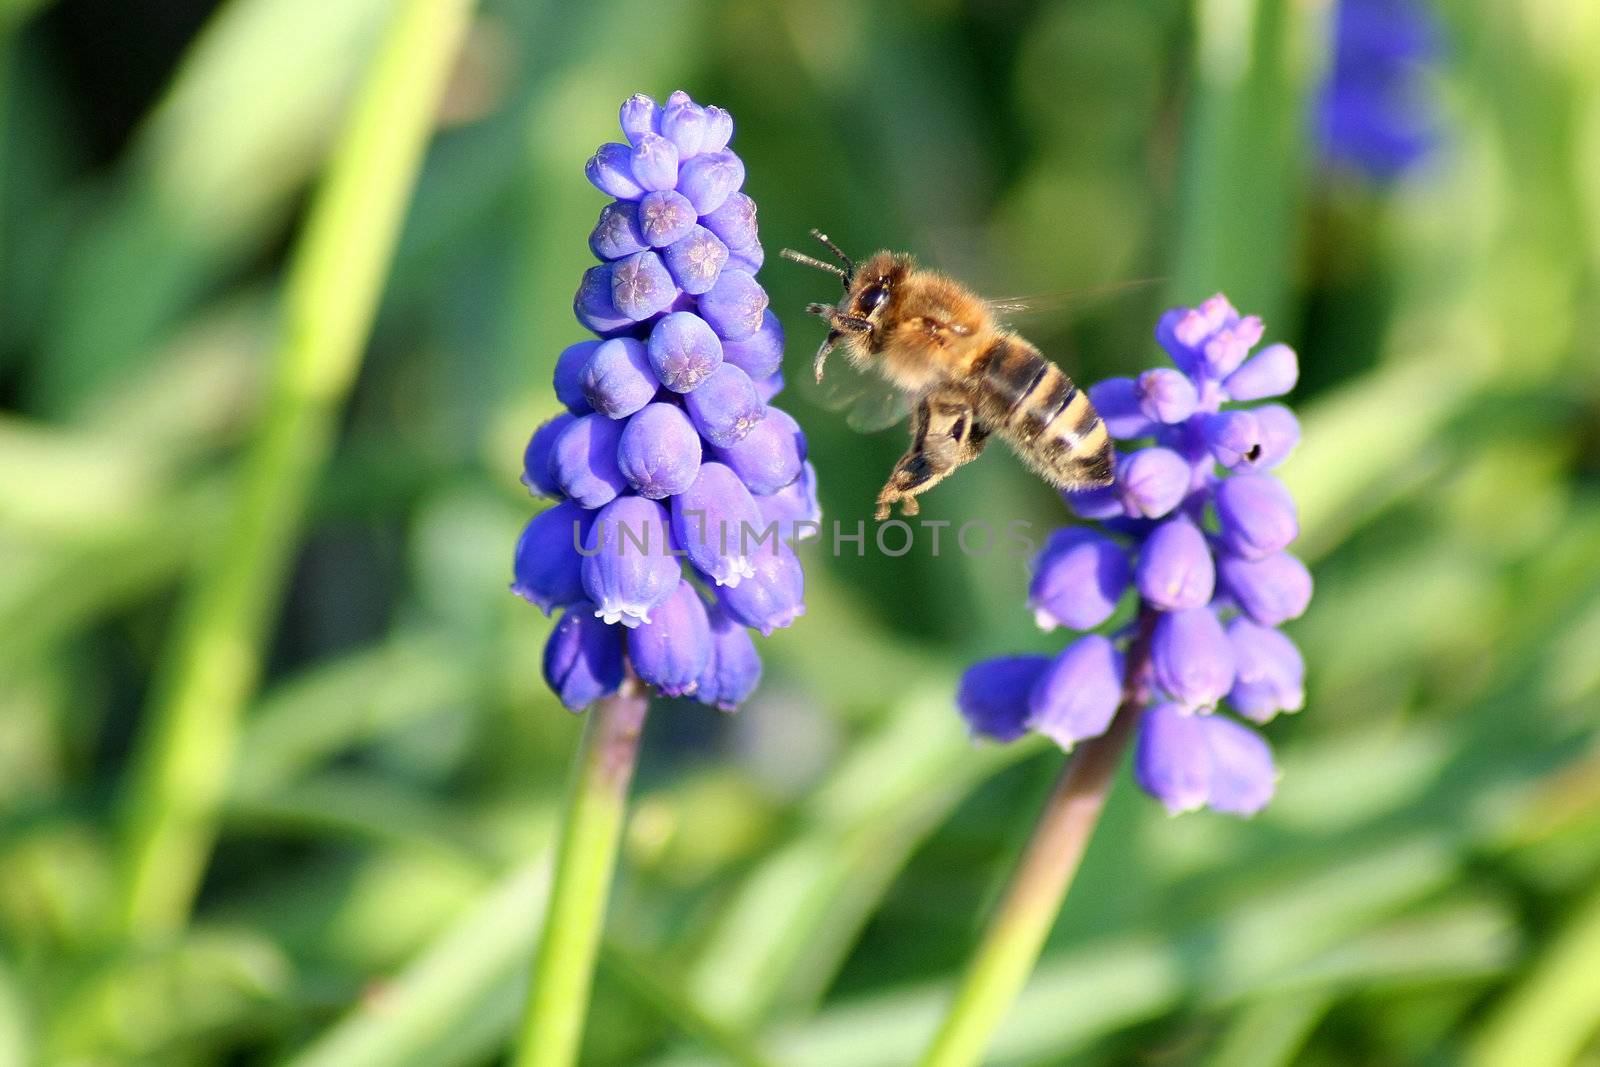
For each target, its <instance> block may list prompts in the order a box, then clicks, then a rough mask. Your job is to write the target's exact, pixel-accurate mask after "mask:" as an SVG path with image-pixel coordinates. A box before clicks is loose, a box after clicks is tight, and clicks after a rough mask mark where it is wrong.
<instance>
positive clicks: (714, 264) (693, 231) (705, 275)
mask: <svg viewBox="0 0 1600 1067" xmlns="http://www.w3.org/2000/svg"><path fill="white" fill-rule="evenodd" d="M674 195H676V194H674ZM692 217H693V216H691V218H692ZM665 257H666V261H667V270H668V271H669V272H670V273H671V274H672V278H673V280H674V281H676V282H677V283H678V287H679V288H680V289H682V290H683V291H684V292H686V293H689V294H690V295H693V296H699V295H700V294H701V293H704V292H705V291H706V290H708V289H710V288H711V287H712V286H713V285H715V284H716V281H717V276H718V275H719V274H721V273H722V268H723V266H724V265H725V264H726V263H727V262H728V249H727V246H726V245H724V244H723V243H722V242H721V241H720V240H718V239H717V235H716V234H714V233H712V232H711V231H710V230H708V229H706V228H705V227H704V226H691V227H690V228H689V232H688V233H687V234H685V235H684V236H683V237H681V238H679V239H678V240H677V241H674V242H673V243H672V244H671V245H669V246H668V247H667V251H666V253H665Z"/></svg>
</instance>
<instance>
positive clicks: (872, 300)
mask: <svg viewBox="0 0 1600 1067" xmlns="http://www.w3.org/2000/svg"><path fill="white" fill-rule="evenodd" d="M888 299H889V287H888V286H887V285H873V286H869V287H868V288H867V289H866V290H865V291H863V292H862V294H861V302H860V303H861V313H862V314H864V315H870V314H872V313H873V312H874V311H877V310H878V309H879V308H881V307H882V306H883V304H884V301H886V300H888Z"/></svg>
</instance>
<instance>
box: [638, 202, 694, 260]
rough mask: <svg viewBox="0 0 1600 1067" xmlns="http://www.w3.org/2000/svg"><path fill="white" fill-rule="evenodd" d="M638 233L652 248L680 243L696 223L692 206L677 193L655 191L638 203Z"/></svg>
mask: <svg viewBox="0 0 1600 1067" xmlns="http://www.w3.org/2000/svg"><path fill="white" fill-rule="evenodd" d="M638 218H639V232H640V233H641V234H643V235H644V239H645V241H646V242H647V243H648V244H649V245H650V246H651V247H652V248H665V247H667V246H668V245H670V244H672V242H674V241H679V240H682V239H683V238H685V237H687V236H688V235H689V231H690V230H693V229H694V228H695V223H696V222H697V221H698V220H697V219H696V217H695V213H694V205H693V204H691V203H689V201H688V199H687V198H686V197H685V196H684V195H683V194H682V193H679V192H675V191H673V190H671V189H658V190H656V191H655V192H653V193H646V194H645V195H644V199H643V200H640V201H639V215H638Z"/></svg>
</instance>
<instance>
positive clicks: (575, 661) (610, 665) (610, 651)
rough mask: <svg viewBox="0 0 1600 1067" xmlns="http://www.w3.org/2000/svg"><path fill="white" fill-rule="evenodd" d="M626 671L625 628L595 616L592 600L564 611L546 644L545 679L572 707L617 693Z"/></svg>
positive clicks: (573, 708)
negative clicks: (624, 653)
mask: <svg viewBox="0 0 1600 1067" xmlns="http://www.w3.org/2000/svg"><path fill="white" fill-rule="evenodd" d="M624 671H625V668H624V666H623V654H622V634H621V632H619V631H618V630H617V629H616V628H614V627H611V626H607V625H606V624H605V623H603V622H601V621H600V620H599V619H597V618H595V617H594V612H593V609H592V607H591V605H589V604H576V605H574V606H573V607H572V609H571V610H569V611H568V612H567V613H566V614H565V615H563V616H562V617H561V621H560V622H558V623H556V626H555V629H554V630H553V631H551V633H550V640H549V641H548V642H546V644H545V646H544V680H545V682H546V684H548V685H549V686H550V688H551V690H552V691H553V692H554V693H555V694H556V696H557V697H558V698H560V700H561V703H562V704H564V705H566V706H567V707H568V708H569V709H571V710H572V711H582V710H583V709H584V708H586V707H588V706H589V705H590V704H593V703H594V702H595V701H596V700H599V699H600V698H601V697H604V696H610V695H611V694H612V693H615V692H616V691H617V689H618V688H620V687H621V685H622V679H623V676H624Z"/></svg>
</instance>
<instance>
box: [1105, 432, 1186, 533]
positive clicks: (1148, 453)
mask: <svg viewBox="0 0 1600 1067" xmlns="http://www.w3.org/2000/svg"><path fill="white" fill-rule="evenodd" d="M1192 476H1193V472H1192V471H1191V470H1190V469H1189V464H1188V463H1186V462H1185V461H1184V458H1183V457H1182V456H1181V455H1179V454H1178V453H1176V452H1174V451H1173V450H1172V449H1170V448H1141V449H1139V450H1138V451H1136V452H1130V453H1128V454H1127V455H1125V456H1123V457H1122V458H1121V459H1120V460H1119V461H1118V462H1117V484H1116V490H1117V496H1118V498H1119V499H1120V500H1121V501H1122V507H1123V510H1124V511H1126V512H1127V513H1128V514H1129V515H1133V516H1136V517H1139V518H1144V519H1159V518H1161V517H1162V516H1163V515H1166V514H1167V513H1168V512H1170V511H1171V510H1172V509H1173V508H1175V507H1177V506H1178V505H1179V504H1180V503H1182V501H1183V498H1184V497H1185V496H1186V495H1188V492H1189V485H1190V480H1191V478H1192Z"/></svg>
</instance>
